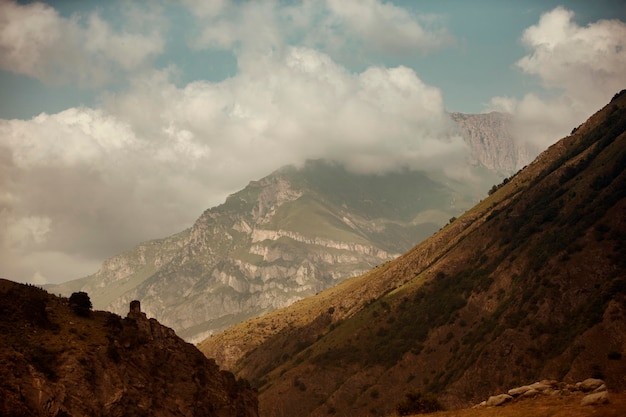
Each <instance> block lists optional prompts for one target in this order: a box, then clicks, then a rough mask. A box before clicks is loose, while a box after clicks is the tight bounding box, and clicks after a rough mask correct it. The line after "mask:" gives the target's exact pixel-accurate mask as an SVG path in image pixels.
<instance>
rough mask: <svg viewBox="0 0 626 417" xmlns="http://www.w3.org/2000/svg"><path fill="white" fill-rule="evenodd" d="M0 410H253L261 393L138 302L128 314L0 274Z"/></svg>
mask: <svg viewBox="0 0 626 417" xmlns="http://www.w3.org/2000/svg"><path fill="white" fill-rule="evenodd" d="M0 313H1V316H2V319H1V320H0V331H1V333H2V338H1V340H0V378H1V379H2V383H1V384H0V415H3V416H14V417H31V416H32V417H35V416H44V415H45V416H66V417H69V416H86V415H88V416H119V417H124V416H129V417H130V416H133V417H135V416H154V417H173V416H180V415H188V416H208V415H220V416H224V417H226V416H230V417H256V416H258V410H257V408H258V406H257V399H256V393H255V392H254V391H253V390H252V389H250V387H249V384H248V383H247V382H246V381H244V380H241V379H240V380H236V379H235V377H234V376H233V375H232V374H231V373H229V372H226V371H224V370H220V369H219V367H218V366H217V365H216V364H215V361H214V360H211V359H207V358H206V357H205V356H204V355H202V353H200V352H199V351H198V350H197V349H196V348H195V347H194V346H193V345H191V344H189V343H186V342H185V341H183V340H182V339H180V338H179V337H178V336H176V334H175V333H174V331H173V330H172V329H170V328H168V327H165V326H163V325H161V324H160V323H158V322H157V321H156V320H155V319H153V318H150V319H148V318H147V317H146V315H145V313H143V312H141V305H140V303H139V302H137V301H135V302H134V303H131V305H130V310H129V312H128V314H127V315H126V317H125V318H122V317H120V316H118V315H116V314H112V313H109V312H105V311H91V309H90V300H89V298H88V296H86V295H85V294H84V293H82V294H81V293H75V294H73V295H72V296H71V297H70V298H69V299H67V298H60V297H56V296H54V295H51V294H48V293H47V292H45V291H44V290H42V289H40V288H37V287H34V286H28V285H24V284H18V283H15V282H12V281H9V280H5V279H0Z"/></svg>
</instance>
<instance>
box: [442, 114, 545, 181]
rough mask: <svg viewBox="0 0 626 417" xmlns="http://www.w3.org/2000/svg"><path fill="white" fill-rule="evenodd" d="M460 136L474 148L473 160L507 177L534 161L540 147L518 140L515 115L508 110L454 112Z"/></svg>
mask: <svg viewBox="0 0 626 417" xmlns="http://www.w3.org/2000/svg"><path fill="white" fill-rule="evenodd" d="M450 117H451V118H452V120H453V121H454V122H455V123H456V125H457V128H458V131H459V133H460V135H461V136H462V137H463V139H464V140H465V143H467V144H468V146H469V147H470V150H471V152H470V162H471V163H474V164H479V165H482V166H484V167H486V168H488V169H490V170H493V171H496V172H501V173H503V174H504V175H505V176H508V175H509V174H511V173H513V172H516V171H518V170H519V169H521V168H522V167H524V166H525V165H527V164H528V163H530V162H531V161H532V158H533V157H534V156H535V155H537V154H538V153H539V151H540V149H534V148H533V146H532V145H531V144H530V143H528V142H521V141H515V140H514V139H513V138H514V134H513V120H512V116H511V115H509V114H506V113H500V112H490V113H481V114H466V113H450Z"/></svg>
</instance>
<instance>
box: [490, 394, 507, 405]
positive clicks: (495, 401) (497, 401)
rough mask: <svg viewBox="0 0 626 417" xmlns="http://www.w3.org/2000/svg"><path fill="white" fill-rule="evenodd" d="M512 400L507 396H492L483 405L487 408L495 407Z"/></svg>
mask: <svg viewBox="0 0 626 417" xmlns="http://www.w3.org/2000/svg"><path fill="white" fill-rule="evenodd" d="M512 399H513V397H511V396H510V395H509V394H500V395H493V396H491V397H489V399H488V400H487V403H486V404H485V405H486V406H487V407H497V406H500V405H502V404H504V403H507V402H509V401H511V400H512Z"/></svg>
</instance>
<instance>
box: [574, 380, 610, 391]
mask: <svg viewBox="0 0 626 417" xmlns="http://www.w3.org/2000/svg"><path fill="white" fill-rule="evenodd" d="M576 385H578V384H576ZM602 385H604V381H603V380H601V379H596V378H587V379H585V380H584V381H583V382H581V383H580V390H581V391H584V392H590V391H593V390H595V389H597V388H600V387H601V386H602Z"/></svg>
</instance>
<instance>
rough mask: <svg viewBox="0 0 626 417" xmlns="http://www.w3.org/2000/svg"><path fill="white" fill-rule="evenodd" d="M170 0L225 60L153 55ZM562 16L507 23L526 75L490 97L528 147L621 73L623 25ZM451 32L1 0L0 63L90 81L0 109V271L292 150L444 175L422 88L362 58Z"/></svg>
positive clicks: (103, 233)
mask: <svg viewBox="0 0 626 417" xmlns="http://www.w3.org/2000/svg"><path fill="white" fill-rule="evenodd" d="M148 4H149V5H150V6H146V5H148ZM181 4H182V5H184V6H185V7H186V8H187V9H186V10H187V12H186V13H187V14H188V15H189V16H190V18H191V20H192V22H193V24H192V25H190V27H189V28H183V29H184V30H183V33H182V35H181V36H184V37H185V39H186V40H187V42H188V45H189V47H190V48H191V49H192V50H193V51H195V53H196V54H199V55H201V54H205V53H206V54H208V53H209V52H211V51H224V50H225V51H229V52H230V53H232V54H233V56H234V58H235V59H236V65H237V68H236V72H235V73H234V74H233V75H232V76H230V77H229V78H225V79H223V80H219V81H207V80H203V79H199V80H196V81H193V82H189V83H181V82H180V79H179V75H178V74H179V68H177V66H176V62H169V63H167V64H166V65H161V66H158V65H157V64H156V63H157V62H158V61H159V59H162V58H163V57H164V54H166V53H167V47H168V39H169V37H172V36H174V35H175V32H174V31H173V29H172V28H171V23H170V20H169V19H168V18H169V16H168V13H171V12H172V10H175V9H177V8H179V7H180V5H181ZM148 7H149V8H148ZM145 9H147V10H145ZM572 19H573V14H572V12H570V11H568V10H566V9H564V8H557V9H555V10H553V11H551V12H549V13H546V14H545V15H543V16H542V17H541V19H540V21H539V22H538V23H537V24H536V25H533V26H531V27H529V28H528V29H527V30H526V31H525V32H524V33H523V35H522V42H523V43H524V45H525V46H526V48H527V50H528V54H527V55H526V56H525V57H523V58H521V59H520V60H519V61H518V62H517V63H516V67H517V68H518V69H519V70H520V71H521V72H522V73H524V74H528V75H529V76H532V77H536V78H537V79H538V80H539V81H540V83H541V89H540V91H538V92H535V93H529V94H528V95H526V96H524V97H523V98H521V99H514V98H510V97H504V96H503V97H496V98H494V99H493V100H492V103H491V105H492V107H493V108H497V109H503V110H506V111H509V112H511V113H512V114H514V115H515V118H516V120H517V122H518V130H517V131H518V133H519V136H520V138H521V139H523V140H526V141H528V142H531V143H535V144H536V145H537V146H538V147H541V148H543V147H545V146H547V144H549V143H551V142H553V141H554V140H555V139H557V138H559V137H561V136H563V135H565V134H566V133H567V132H569V131H570V130H571V129H572V127H574V126H576V125H577V124H578V123H580V122H581V121H583V120H584V119H585V118H586V117H588V116H589V114H590V113H591V112H593V111H595V110H596V109H598V108H599V107H601V106H602V105H603V104H605V103H606V102H607V101H608V100H609V99H610V97H611V96H612V95H613V94H614V93H615V92H617V91H618V90H620V89H621V88H623V87H624V86H623V85H620V84H623V82H624V75H623V74H626V66H625V61H626V59H625V55H624V54H625V52H624V40H625V39H626V30H625V28H624V23H623V22H619V21H608V20H603V21H598V22H595V23H592V24H589V25H587V26H585V27H581V26H579V25H577V24H576V23H575V22H573V20H572ZM452 45H454V38H453V37H452V36H451V35H450V33H449V32H448V30H447V28H446V27H445V26H444V25H442V24H441V19H440V18H439V17H437V16H431V15H416V14H414V13H411V12H409V11H407V10H405V9H403V8H400V7H397V6H395V5H393V4H391V3H389V2H383V1H376V0H365V1H357V0H337V1H335V0H327V1H322V0H305V1H302V2H295V3H288V4H285V3H282V2H275V1H267V2H243V3H240V2H237V3H235V2H230V1H226V0H223V1H211V2H206V1H199V0H198V1H194V0H184V1H182V2H181V3H180V4H179V3H174V2H164V3H162V4H161V3H158V2H150V3H145V4H144V9H142V10H139V9H138V8H137V7H134V6H133V4H132V3H125V7H124V8H123V9H122V12H121V14H120V15H119V16H118V17H117V18H116V19H112V18H111V17H110V16H107V15H105V14H102V13H98V12H94V13H90V14H87V15H79V14H75V15H72V16H69V17H67V16H62V15H61V14H60V13H59V12H58V11H57V10H55V9H54V8H52V7H50V6H47V5H44V4H41V3H31V4H27V5H21V4H18V3H16V2H9V1H7V2H1V3H0V68H2V69H4V70H8V71H12V72H15V73H18V74H24V75H27V76H29V77H32V78H33V79H37V80H39V81H41V82H44V83H49V84H57V85H59V84H61V85H63V84H70V83H71V84H78V85H81V86H83V87H84V88H98V89H100V90H102V93H101V95H100V96H99V100H98V104H97V105H95V106H92V107H84V106H83V107H74V108H69V109H66V110H64V111H61V112H59V113H56V114H46V113H42V114H40V115H38V116H36V117H33V118H32V119H30V120H0V265H2V267H3V268H2V270H1V271H0V275H3V276H5V277H9V278H12V279H17V280H21V281H31V282H37V283H43V282H46V281H50V282H60V281H63V280H67V279H74V278H78V277H81V276H84V275H87V274H89V273H92V272H95V271H96V270H97V268H98V267H99V265H100V264H101V262H102V260H103V259H105V258H106V257H109V256H112V255H114V254H116V253H120V252H122V251H124V250H127V249H130V248H131V247H133V246H134V245H136V244H137V243H139V242H140V241H142V240H147V239H153V238H158V237H164V236H167V235H169V234H172V233H175V232H178V231H181V230H183V229H184V228H185V227H188V226H190V225H191V224H192V222H193V221H194V220H195V219H196V218H197V217H198V216H199V215H200V213H201V212H202V211H203V210H205V209H206V208H208V207H211V206H214V205H217V204H219V203H221V202H223V201H224V199H225V197H226V196H227V195H228V194H230V193H232V192H234V191H237V190H238V189H240V188H242V187H243V186H245V185H246V184H247V182H248V181H250V180H253V179H258V178H260V177H262V176H264V175H267V174H269V173H270V172H272V171H273V170H275V169H277V168H279V167H280V166H282V165H285V164H299V163H302V162H304V161H305V160H306V159H311V158H328V159H333V160H335V161H337V162H340V163H342V164H344V165H346V166H347V167H348V168H349V169H352V170H354V171H357V172H368V173H370V172H383V171H388V170H394V169H398V168H403V167H408V168H411V169H438V168H441V167H446V168H449V171H448V174H449V175H452V173H454V172H457V171H455V169H454V168H455V164H456V163H458V164H461V163H462V161H463V160H464V158H465V155H466V152H467V149H466V147H465V145H464V143H463V142H462V140H461V139H460V138H459V137H457V136H454V135H452V134H451V133H450V125H449V119H448V117H447V115H446V112H445V110H444V109H445V104H444V102H443V98H442V94H441V91H440V90H439V88H437V87H436V86H432V85H428V84H427V83H425V82H424V81H423V80H422V79H421V78H420V77H419V75H418V74H417V73H416V72H415V71H414V70H413V69H411V68H409V67H406V66H396V67H391V68H390V67H385V66H381V65H374V64H372V63H373V62H380V57H381V56H384V57H401V56H402V55H403V54H406V53H414V54H426V53H428V52H430V51H432V50H434V49H437V48H446V47H450V46H452ZM355 62H356V63H357V64H358V65H350V64H354V63H355ZM355 67H357V68H360V69H359V70H354V69H349V68H355ZM589 86H592V87H591V88H590V87H589Z"/></svg>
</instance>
